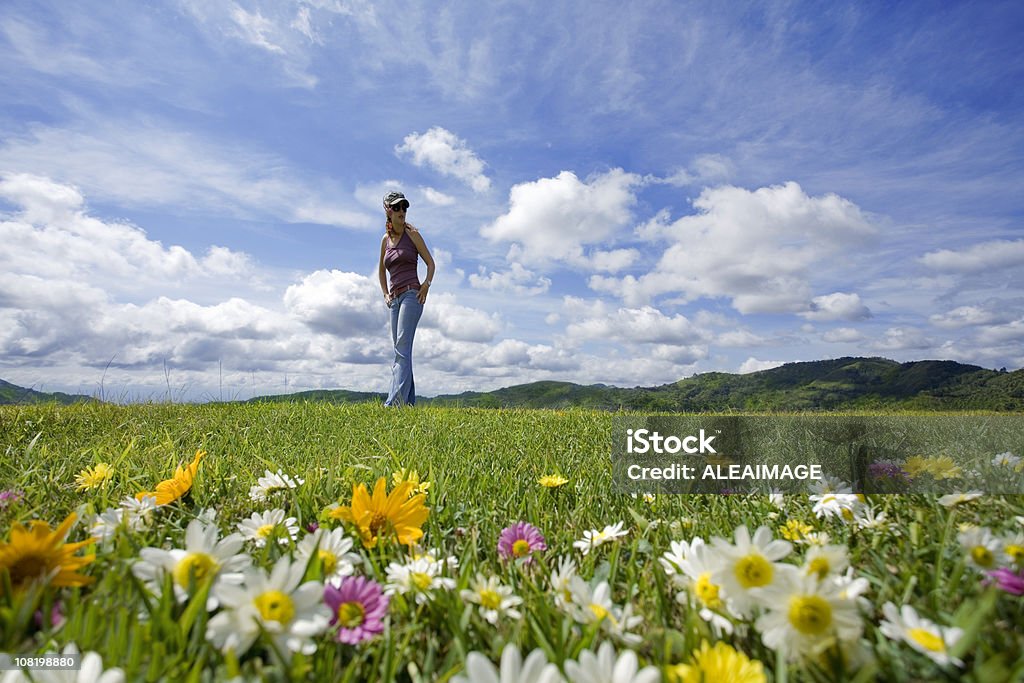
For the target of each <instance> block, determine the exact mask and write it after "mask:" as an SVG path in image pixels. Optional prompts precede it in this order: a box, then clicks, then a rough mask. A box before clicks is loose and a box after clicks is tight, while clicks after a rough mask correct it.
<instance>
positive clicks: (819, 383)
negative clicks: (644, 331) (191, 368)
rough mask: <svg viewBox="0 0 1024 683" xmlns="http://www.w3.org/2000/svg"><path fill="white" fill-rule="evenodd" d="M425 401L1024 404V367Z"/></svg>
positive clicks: (819, 406) (793, 406)
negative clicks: (1010, 370) (1022, 368)
mask: <svg viewBox="0 0 1024 683" xmlns="http://www.w3.org/2000/svg"><path fill="white" fill-rule="evenodd" d="M383 398H384V396H383V395H382V394H373V393H361V392H352V391H340V390H339V391H310V392H302V393H300V394H288V395H284V396H272V397H264V398H257V399H253V400H263V401H302V400H317V401H330V402H333V403H351V402H362V401H374V400H383ZM421 402H422V403H424V404H431V405H441V406H465V407H481V408H511V407H519V408H569V407H579V408H593V409H599V410H619V409H624V410H639V411H681V412H705V411H716V412H717V411H726V410H737V411H769V410H773V411H806V410H842V409H848V410H852V409H864V410H870V409H876V408H902V409H912V410H999V411H1022V410H1024V370H1017V371H1014V372H1006V371H1005V370H987V369H985V368H981V367H978V366H976V365H965V364H962V363H957V362H954V361H935V360H925V361H914V362H910V363H897V362H896V361H892V360H887V359H885V358H837V359H835V360H822V361H811V362H806V363H787V364H785V365H782V366H779V367H777V368H773V369H771V370H762V371H760V372H753V373H749V374H744V375H735V374H730V373H725V372H708V373H704V374H701V375H694V376H693V377H689V378H686V379H681V380H679V381H678V382H673V383H671V384H664V385H661V386H656V387H635V388H632V389H625V388H619V387H609V386H607V385H603V384H593V385H587V386H583V385H579V384H573V383H571V382H552V381H544V382H532V383H530V384H520V385H516V386H511V387H505V388H503V389H498V390H496V391H487V392H474V391H468V392H464V393H461V394H453V395H443V396H437V397H435V398H432V399H421Z"/></svg>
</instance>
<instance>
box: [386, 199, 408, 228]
mask: <svg viewBox="0 0 1024 683" xmlns="http://www.w3.org/2000/svg"><path fill="white" fill-rule="evenodd" d="M408 210H409V203H408V202H399V203H398V204H396V205H395V206H393V207H391V208H390V209H388V216H390V217H391V224H392V225H394V226H395V227H402V226H403V225H405V213H406V211H408Z"/></svg>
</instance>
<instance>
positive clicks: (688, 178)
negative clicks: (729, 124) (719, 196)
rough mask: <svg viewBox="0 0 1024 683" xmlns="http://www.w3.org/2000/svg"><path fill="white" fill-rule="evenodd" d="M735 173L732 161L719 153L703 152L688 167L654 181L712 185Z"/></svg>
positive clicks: (684, 185)
mask: <svg viewBox="0 0 1024 683" xmlns="http://www.w3.org/2000/svg"><path fill="white" fill-rule="evenodd" d="M734 173H735V167H734V165H733V163H732V161H731V160H730V159H729V158H728V157H725V156H723V155H721V154H703V155H701V156H699V157H697V158H695V159H694V160H693V162H692V163H691V164H690V166H689V167H688V168H681V169H678V170H677V171H676V172H675V173H673V174H672V175H670V176H668V177H667V178H662V179H654V182H659V183H664V184H666V185H674V186H676V187H687V186H690V185H714V184H717V183H721V182H724V181H726V180H728V179H729V178H730V177H731V176H732V175H733V174H734Z"/></svg>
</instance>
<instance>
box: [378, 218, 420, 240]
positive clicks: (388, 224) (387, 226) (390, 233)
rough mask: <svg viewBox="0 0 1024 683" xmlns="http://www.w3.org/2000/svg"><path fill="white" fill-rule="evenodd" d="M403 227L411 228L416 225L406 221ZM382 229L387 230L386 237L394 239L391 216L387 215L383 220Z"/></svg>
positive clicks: (414, 227)
mask: <svg viewBox="0 0 1024 683" xmlns="http://www.w3.org/2000/svg"><path fill="white" fill-rule="evenodd" d="M405 227H407V228H412V229H413V230H415V229H416V226H415V225H413V224H412V223H406V224H405ZM384 231H385V232H387V234H388V239H389V240H391V241H394V239H395V229H394V227H392V225H391V216H388V218H387V220H386V221H384Z"/></svg>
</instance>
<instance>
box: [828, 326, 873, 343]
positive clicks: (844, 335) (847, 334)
mask: <svg viewBox="0 0 1024 683" xmlns="http://www.w3.org/2000/svg"><path fill="white" fill-rule="evenodd" d="M821 339H822V341H826V342H828V343H830V344H841V343H853V342H859V341H862V340H863V339H864V335H863V334H862V333H861V332H859V331H858V330H855V329H853V328H852V327H837V328H836V329H834V330H828V331H827V332H825V333H824V334H822V335H821Z"/></svg>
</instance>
